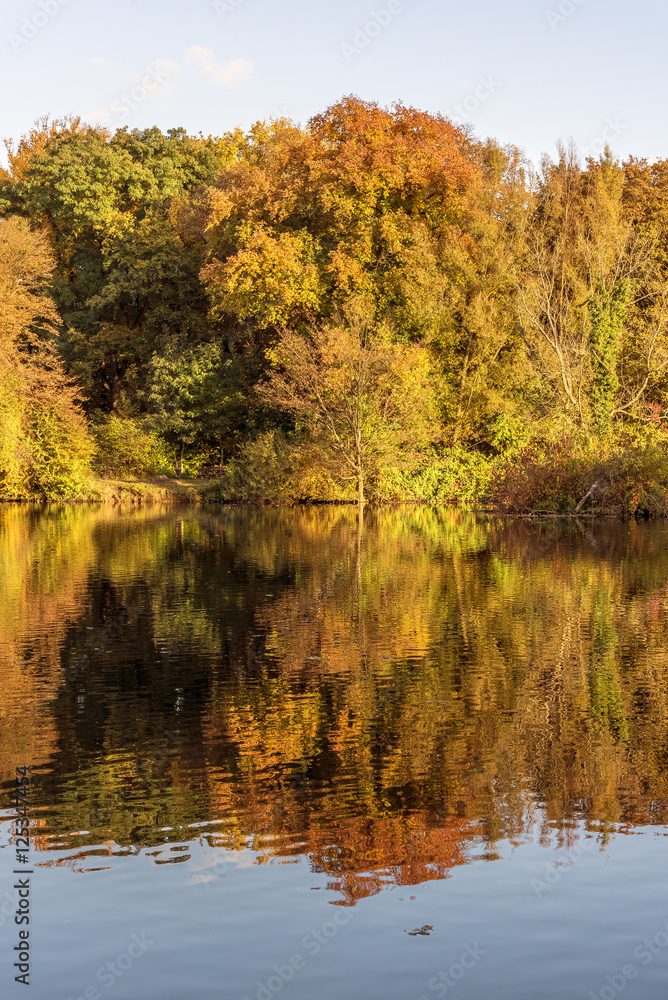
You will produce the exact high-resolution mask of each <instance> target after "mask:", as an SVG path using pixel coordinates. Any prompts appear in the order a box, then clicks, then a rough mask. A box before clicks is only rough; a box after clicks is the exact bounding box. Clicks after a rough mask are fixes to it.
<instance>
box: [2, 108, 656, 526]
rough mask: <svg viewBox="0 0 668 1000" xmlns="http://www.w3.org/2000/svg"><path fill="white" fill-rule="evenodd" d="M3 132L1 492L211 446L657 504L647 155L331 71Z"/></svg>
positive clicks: (284, 476)
mask: <svg viewBox="0 0 668 1000" xmlns="http://www.w3.org/2000/svg"><path fill="white" fill-rule="evenodd" d="M7 153H8V170H6V171H2V172H0V476H1V477H2V478H1V479H0V494H1V495H2V497H4V498H6V499H11V498H25V497H30V496H41V497H44V498H47V499H55V498H61V497H62V498H76V497H85V496H88V495H90V489H91V480H90V477H91V475H92V473H95V474H97V475H98V476H108V477H115V478H122V477H128V476H129V477H132V476H134V477H152V476H157V475H165V474H172V473H173V472H174V467H175V465H176V466H177V467H182V468H183V469H184V470H185V471H186V473H194V472H196V470H198V469H199V468H200V467H201V466H203V465H207V464H208V465H211V464H214V465H219V464H222V465H225V466H226V472H225V473H224V475H223V476H222V478H220V480H219V481H218V482H217V483H216V485H215V486H214V487H212V488H211V490H210V491H209V497H210V498H211V499H221V500H225V499H272V500H283V501H285V500H309V499H310V500H328V499H329V500H347V499H355V498H359V499H360V500H361V499H376V500H392V501H394V500H426V501H431V502H438V501H448V502H466V501H476V502H480V501H481V500H484V501H486V502H487V503H490V504H494V505H496V506H497V507H501V508H506V509H512V510H574V509H575V508H576V507H577V506H578V505H579V504H580V502H581V501H582V500H583V499H584V498H585V497H586V500H585V502H584V505H583V506H582V508H581V509H582V510H590V511H592V510H597V509H598V510H608V511H618V512H627V513H641V512H642V513H645V514H659V513H664V512H665V510H666V508H667V507H668V461H667V460H666V457H665V451H666V449H665V431H666V426H665V424H666V413H665V405H666V384H667V383H666V372H667V369H668V335H667V331H666V320H667V318H668V296H667V287H668V286H667V277H668V274H667V272H668V160H665V161H658V162H653V163H650V162H648V161H647V160H644V159H638V158H635V157H630V158H629V159H628V160H626V161H625V162H619V161H618V160H616V159H615V158H614V157H613V156H612V154H611V153H610V151H606V152H605V153H604V154H602V155H601V157H599V158H598V159H592V158H589V159H587V160H586V162H584V163H582V162H580V160H579V158H578V154H577V150H576V149H575V148H573V147H571V146H559V147H558V153H557V156H556V158H554V159H550V158H548V157H545V158H544V159H543V161H542V162H541V164H540V166H539V168H537V169H534V168H533V167H532V166H531V164H529V163H528V162H527V161H526V160H525V158H524V156H523V154H522V152H521V150H520V149H518V148H516V147H512V146H502V145H500V144H499V143H498V142H497V141H495V140H492V139H480V138H477V137H476V136H475V135H474V134H473V133H472V131H471V130H470V129H468V128H466V127H464V128H461V127H458V126H456V125H454V124H453V123H452V122H450V121H449V120H447V119H446V118H444V117H442V116H440V115H435V114H428V113H426V112H421V111H417V110H415V109H413V108H409V107H404V106H402V105H399V104H397V105H394V106H392V107H391V108H381V107H379V106H378V105H376V104H374V103H369V102H364V101H362V100H359V99H358V98H355V97H347V98H344V99H342V100H341V101H340V102H339V103H337V104H335V105H334V106H332V107H330V108H329V109H327V110H326V111H325V112H324V113H323V114H321V115H317V116H315V117H314V118H312V119H311V120H310V121H309V122H308V123H307V124H306V125H305V126H299V125H296V124H294V123H293V122H290V121H287V120H278V121H269V122H261V123H258V124H256V125H255V126H254V127H252V128H251V129H250V130H248V131H247V132H244V131H242V130H241V129H238V130H236V131H233V132H229V133H226V134H225V135H223V136H221V137H213V136H209V137H204V136H202V135H200V136H195V137H193V136H189V135H187V133H186V132H185V131H184V130H183V129H172V130H169V131H168V132H167V134H166V135H165V134H163V133H162V132H161V131H160V130H158V129H157V128H152V129H147V130H144V131H138V130H133V131H130V130H128V129H127V128H124V129H120V130H118V131H117V132H116V133H115V134H113V135H112V134H110V133H109V132H108V131H106V130H105V129H103V128H98V127H93V126H90V125H87V124H85V123H84V122H82V121H81V120H79V119H76V118H71V119H69V118H68V119H64V120H58V121H49V120H46V119H45V120H43V121H40V122H38V123H37V124H36V125H35V127H34V128H33V130H32V131H31V132H30V133H29V134H27V135H25V136H24V137H23V138H22V139H21V140H20V141H18V142H17V143H13V142H11V141H8V142H7Z"/></svg>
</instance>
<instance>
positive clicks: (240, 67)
mask: <svg viewBox="0 0 668 1000" xmlns="http://www.w3.org/2000/svg"><path fill="white" fill-rule="evenodd" d="M186 59H187V60H188V62H194V63H196V64H197V66H198V67H199V70H200V72H201V73H202V74H203V76H205V77H206V79H207V80H208V81H209V83H215V84H217V86H219V87H233V86H235V85H236V84H239V83H243V82H244V80H247V79H248V78H249V77H250V76H251V74H252V72H253V63H252V62H251V61H250V59H242V58H237V59H231V60H230V61H229V62H226V63H219V62H216V58H215V56H214V54H213V49H205V48H203V47H202V46H201V45H191V46H190V48H189V49H188V51H187V52H186Z"/></svg>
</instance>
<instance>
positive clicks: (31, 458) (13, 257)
mask: <svg viewBox="0 0 668 1000" xmlns="http://www.w3.org/2000/svg"><path fill="white" fill-rule="evenodd" d="M53 266H54V260H53V257H52V255H51V252H50V248H49V245H48V241H47V239H46V237H45V236H44V234H42V233H39V232H31V230H30V228H29V227H28V225H27V223H25V222H23V221H22V220H18V219H9V220H0V496H2V497H4V498H6V499H14V498H21V499H25V498H26V497H27V496H29V495H37V496H42V497H45V498H47V499H56V498H59V497H67V496H76V495H77V494H79V493H80V491H81V490H82V489H83V488H84V487H85V483H86V477H87V474H88V471H89V458H90V453H91V445H90V439H89V436H88V432H87V429H86V426H85V423H84V420H83V416H82V414H81V412H80V409H79V407H78V405H77V393H76V389H75V387H74V386H73V385H72V384H71V382H70V381H69V380H68V379H67V377H66V375H65V372H64V371H63V367H62V364H61V363H60V361H59V360H58V358H57V357H56V356H55V354H54V352H53V349H52V347H51V346H50V343H49V341H48V339H47V335H48V333H49V332H50V331H52V330H53V328H54V326H55V324H56V323H57V319H58V317H57V313H56V310H55V308H54V306H53V302H52V301H51V299H50V298H49V297H48V296H47V295H46V294H45V292H46V288H47V287H48V281H49V278H50V275H51V271H52V270H53Z"/></svg>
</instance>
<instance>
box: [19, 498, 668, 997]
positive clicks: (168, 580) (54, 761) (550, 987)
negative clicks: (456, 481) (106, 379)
mask: <svg viewBox="0 0 668 1000" xmlns="http://www.w3.org/2000/svg"><path fill="white" fill-rule="evenodd" d="M0 691H1V702H0V767H1V773H0V779H1V781H2V785H1V789H0V791H1V793H2V799H1V802H0V804H1V805H2V807H3V808H2V811H0V899H1V900H2V905H1V906H0V984H1V985H0V995H2V996H3V997H6V996H30V997H32V1000H68V998H72V1000H76V998H82V997H83V998H85V1000H99V998H100V997H111V998H113V1000H213V998H220V1000H271V998H273V997H277V996H278V997H280V998H281V1000H283V998H285V1000H288V998H289V1000H341V998H345V1000H375V998H378V1000H381V998H382V1000H425V998H427V1000H432V998H437V997H439V998H440V997H444V996H447V997H455V998H457V1000H488V998H489V1000H492V998H494V1000H536V998H538V997H540V998H541V1000H571V998H579V997H582V998H583V1000H591V997H592V996H593V997H600V998H601V1000H613V998H614V997H616V996H619V995H623V997H624V1000H659V998H660V997H663V996H665V995H666V985H667V983H668V877H667V875H668V839H667V837H668V528H667V527H666V525H664V524H663V523H658V524H635V523H631V524H621V523H614V522H605V523H594V524H592V523H591V522H583V523H575V522H573V521H570V522H566V521H564V522H561V521H556V520H555V521H547V522H538V523H536V522H528V521H522V520H510V519H508V520H505V519H487V518H484V517H476V516H474V515H471V514H467V513H462V512H457V511H453V510H449V509H434V510H432V509H428V508H404V509H383V510H380V511H374V510H367V511H366V514H365V519H364V524H363V525H362V526H360V525H358V522H357V514H356V511H355V510H354V509H351V508H339V507H316V508H292V509H252V508H235V507H229V508H192V509H191V508H168V507H160V506H153V507H145V508H139V509H134V508H133V509H128V508H119V507H116V508H114V507H109V506H101V507H92V506H91V507H79V506H73V507H62V508H61V507H47V508H43V509H41V508H36V507H30V506H11V505H5V506H3V507H0ZM23 767H30V768H32V770H31V771H30V772H29V777H30V785H29V787H28V798H27V800H26V799H20V801H21V802H24V801H27V813H28V815H29V817H30V822H31V825H30V834H31V837H30V847H29V852H28V853H27V854H26V853H25V852H24V853H23V855H22V857H21V856H20V855H21V851H22V848H23V847H24V845H23V844H22V842H20V840H19V837H18V834H20V832H21V830H20V829H17V822H16V820H15V819H14V817H15V815H16V808H15V797H16V778H17V768H23ZM24 784H25V783H24ZM15 872H17V873H18V874H15ZM27 872H30V875H27V874H26V873H27ZM26 882H29V898H28V905H29V917H30V924H29V939H28V944H29V949H30V956H31V960H30V963H29V964H30V966H31V968H30V982H31V985H30V992H29V993H28V992H26V991H25V987H24V985H23V984H21V983H15V980H14V976H15V975H18V974H20V972H17V971H16V969H15V968H14V965H13V963H14V962H15V961H16V957H17V952H16V951H15V950H14V949H15V946H16V948H18V947H19V944H20V942H21V941H25V939H20V938H19V932H20V930H21V929H22V927H21V925H17V924H16V923H15V916H14V915H15V913H16V912H17V910H18V912H21V910H20V909H19V907H20V906H21V905H22V904H20V903H19V901H18V900H19V897H18V896H17V892H18V890H17V889H14V886H15V885H17V884H19V885H22V884H24V883H26ZM21 898H22V897H21ZM21 947H23V948H24V952H23V954H24V956H25V944H21ZM20 954H21V953H19V955H20Z"/></svg>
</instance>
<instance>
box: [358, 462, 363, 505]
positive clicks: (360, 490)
mask: <svg viewBox="0 0 668 1000" xmlns="http://www.w3.org/2000/svg"><path fill="white" fill-rule="evenodd" d="M357 504H358V506H359V507H363V506H364V473H363V472H362V470H361V469H359V470H358V472H357Z"/></svg>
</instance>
